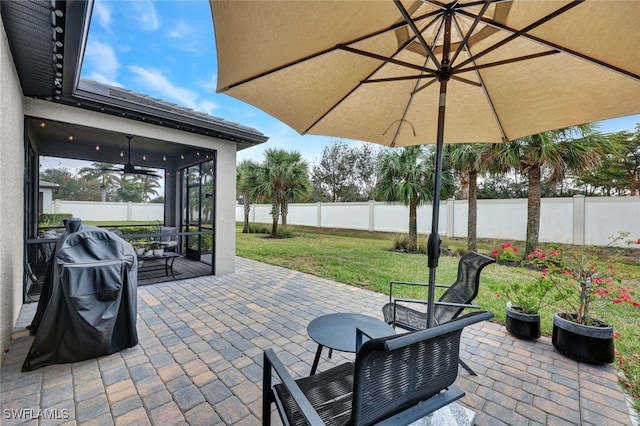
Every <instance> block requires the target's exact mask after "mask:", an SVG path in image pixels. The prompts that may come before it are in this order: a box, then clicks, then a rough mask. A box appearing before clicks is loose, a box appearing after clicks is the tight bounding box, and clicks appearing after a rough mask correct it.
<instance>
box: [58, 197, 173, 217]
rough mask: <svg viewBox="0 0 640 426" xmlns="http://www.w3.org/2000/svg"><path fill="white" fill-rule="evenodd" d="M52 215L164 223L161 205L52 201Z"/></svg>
mask: <svg viewBox="0 0 640 426" xmlns="http://www.w3.org/2000/svg"><path fill="white" fill-rule="evenodd" d="M52 212H53V213H71V214H72V215H73V216H74V217H79V218H80V219H82V220H88V221H93V220H104V221H126V220H131V221H133V220H135V221H148V222H155V221H159V222H164V204H163V203H111V202H105V203H102V202H99V201H64V200H54V202H53V209H52Z"/></svg>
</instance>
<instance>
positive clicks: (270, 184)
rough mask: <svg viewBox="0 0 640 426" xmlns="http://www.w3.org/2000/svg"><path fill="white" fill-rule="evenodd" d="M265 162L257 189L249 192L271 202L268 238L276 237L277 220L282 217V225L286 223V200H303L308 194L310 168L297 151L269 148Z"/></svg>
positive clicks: (257, 174) (259, 169)
mask: <svg viewBox="0 0 640 426" xmlns="http://www.w3.org/2000/svg"><path fill="white" fill-rule="evenodd" d="M264 155H265V160H264V163H263V164H261V165H260V166H259V167H258V169H257V173H256V183H257V185H256V188H254V189H253V190H252V191H251V195H252V196H255V197H260V196H262V197H264V198H266V199H270V200H271V216H272V227H271V236H272V237H273V238H275V237H277V235H278V220H279V218H280V215H281V214H282V224H283V225H286V224H287V209H288V204H289V200H295V199H302V198H304V197H305V196H306V195H307V194H309V192H310V191H311V188H312V185H311V182H310V181H309V166H308V165H307V163H306V162H305V161H303V160H302V156H301V155H300V153H299V152H297V151H291V152H288V151H285V150H282V149H268V150H266V151H265V153H264Z"/></svg>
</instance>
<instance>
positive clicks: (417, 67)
mask: <svg viewBox="0 0 640 426" xmlns="http://www.w3.org/2000/svg"><path fill="white" fill-rule="evenodd" d="M338 49H340V50H344V51H347V52H350V53H356V54H358V55H362V56H367V57H369V58H373V59H378V60H380V61H383V62H389V63H392V64H395V65H400V66H403V67H407V68H413V69H415V70H418V71H423V72H429V73H435V72H436V70H432V69H429V68H426V67H422V66H420V65H416V64H412V63H411V62H405V61H399V60H397V59H393V58H390V57H388V56H383V55H378V54H377V53H371V52H367V51H365V50H360V49H355V48H353V47H350V46H346V45H343V44H340V45H338ZM396 53H397V52H396Z"/></svg>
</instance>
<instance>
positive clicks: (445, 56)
mask: <svg viewBox="0 0 640 426" xmlns="http://www.w3.org/2000/svg"><path fill="white" fill-rule="evenodd" d="M450 47H451V14H450V13H446V14H445V31H444V43H443V46H442V63H441V64H440V67H439V69H438V81H440V96H439V98H438V134H437V139H436V164H435V177H434V182H433V212H432V217H431V233H430V234H429V240H428V241H427V266H428V267H429V286H428V292H429V294H428V296H427V328H431V327H432V326H433V312H434V310H435V297H436V268H437V267H438V259H439V258H440V242H441V240H440V234H438V225H439V222H440V189H441V186H442V152H443V146H444V118H445V109H446V105H447V82H448V81H449V78H451V67H450V65H449V50H450Z"/></svg>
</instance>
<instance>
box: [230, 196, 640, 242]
mask: <svg viewBox="0 0 640 426" xmlns="http://www.w3.org/2000/svg"><path fill="white" fill-rule="evenodd" d="M431 209H432V206H431V205H430V204H427V205H423V206H420V207H419V208H418V232H419V233H421V234H427V233H429V232H430V231H431V213H432V212H431ZM540 210H541V213H540V237H539V239H540V241H541V242H556V243H566V244H577V245H584V244H593V245H606V244H608V243H609V237H610V236H612V235H617V234H618V232H629V233H630V235H629V238H632V239H633V240H634V241H636V240H637V239H638V238H640V197H584V196H575V197H567V198H543V199H542V202H541V206H540ZM467 213H468V202H467V201H465V200H447V201H443V202H442V204H441V206H440V222H439V226H440V229H439V232H440V233H441V234H443V235H446V236H450V237H451V236H452V237H462V238H466V237H467ZM243 220H244V209H243V206H242V205H238V206H237V207H236V221H238V222H242V221H243ZM249 220H250V222H253V223H267V224H269V223H271V221H272V220H271V205H270V204H269V205H267V204H257V205H252V206H251V212H250V214H249ZM287 223H288V224H290V225H305V226H315V227H320V228H343V229H358V230H365V231H380V232H398V233H406V232H408V228H409V208H408V207H407V206H404V205H402V204H396V203H381V202H375V201H369V202H364V203H313V204H290V205H289V214H288V215H287ZM526 224H527V200H526V199H512V200H478V221H477V234H478V235H477V236H478V238H494V239H498V240H505V241H506V240H517V241H524V239H525V236H526Z"/></svg>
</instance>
